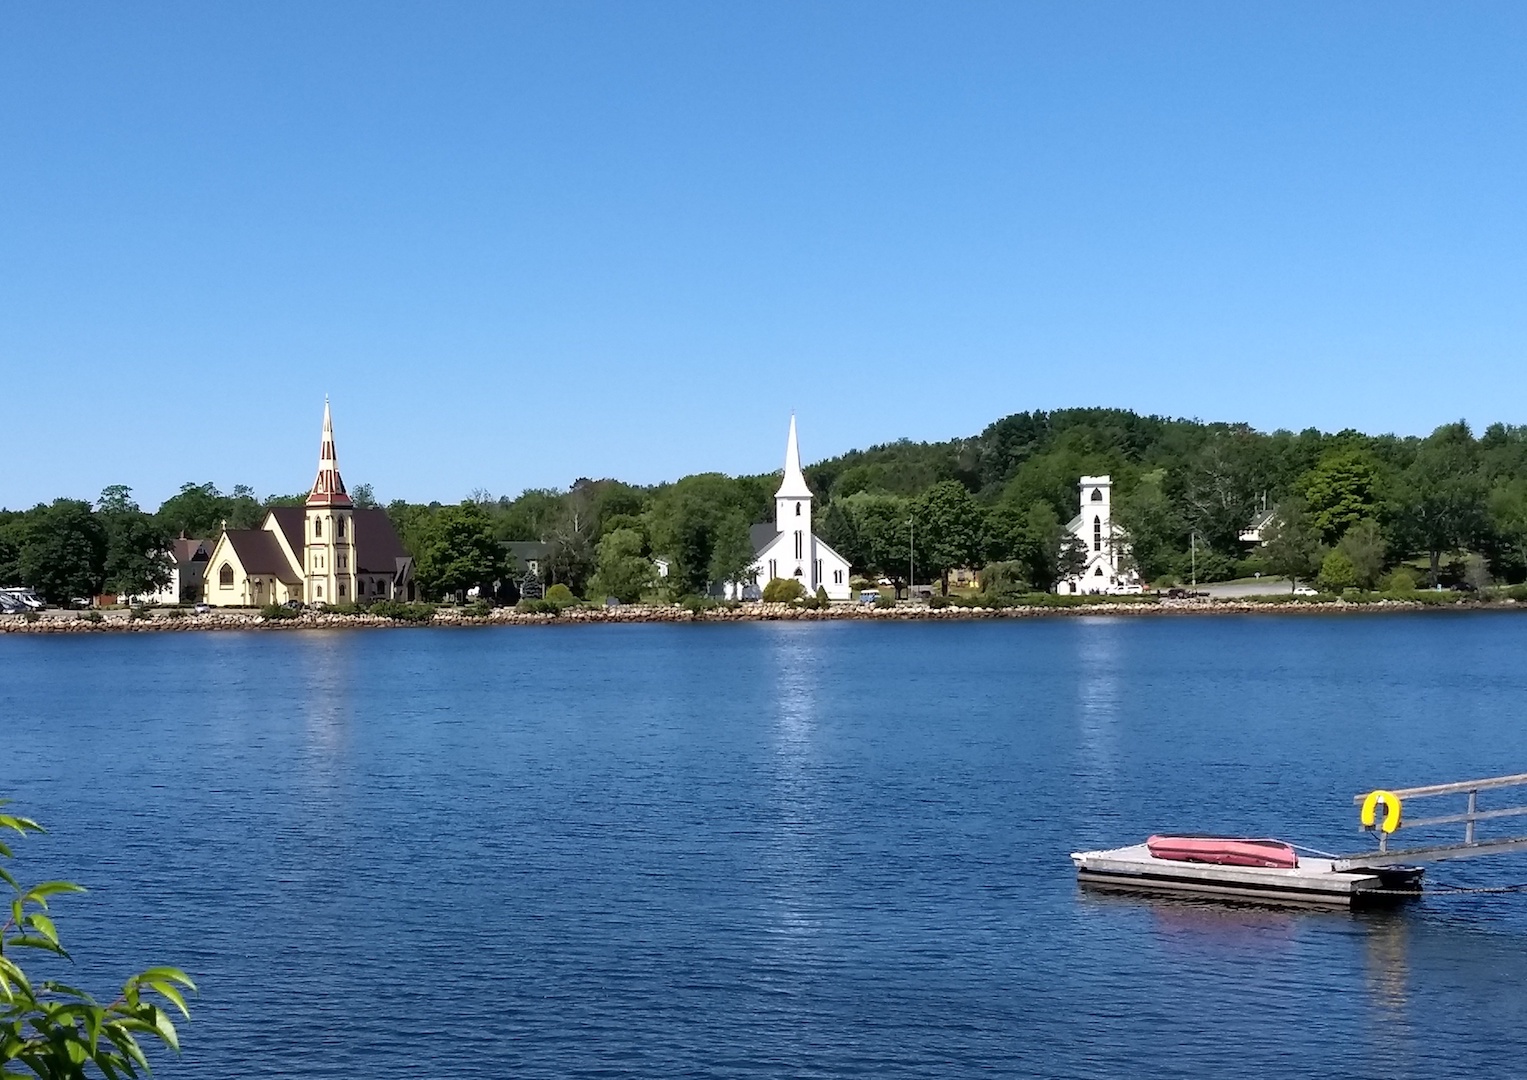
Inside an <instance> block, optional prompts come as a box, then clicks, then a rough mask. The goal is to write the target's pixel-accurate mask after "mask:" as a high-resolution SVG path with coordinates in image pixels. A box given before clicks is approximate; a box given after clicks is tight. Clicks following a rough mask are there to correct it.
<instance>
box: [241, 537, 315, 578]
mask: <svg viewBox="0 0 1527 1080" xmlns="http://www.w3.org/2000/svg"><path fill="white" fill-rule="evenodd" d="M223 535H224V536H226V537H227V539H228V546H229V547H231V548H233V552H234V554H235V555H237V556H238V557H239V564H240V565H241V566H243V567H244V573H246V574H268V575H270V576H271V577H276V578H280V579H281V580H282V581H285V582H289V583H296V582H298V581H300V580H301V578H300V577H299V576H298V574H297V572H296V571H295V570H294V569H293V568H292V564H291V562H290V561H289V560H288V559H287V557H286V552H284V551H282V550H281V541H279V540H277V539H276V537H275V535H274V534H273V533H268V532H266V531H265V530H264V529H229V530H228V531H227V532H226V533H224V534H223Z"/></svg>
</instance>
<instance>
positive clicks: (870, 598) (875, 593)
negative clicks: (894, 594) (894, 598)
mask: <svg viewBox="0 0 1527 1080" xmlns="http://www.w3.org/2000/svg"><path fill="white" fill-rule="evenodd" d="M879 599H880V590H879V589H860V590H859V603H861V604H873V603H875V601H877V600H879Z"/></svg>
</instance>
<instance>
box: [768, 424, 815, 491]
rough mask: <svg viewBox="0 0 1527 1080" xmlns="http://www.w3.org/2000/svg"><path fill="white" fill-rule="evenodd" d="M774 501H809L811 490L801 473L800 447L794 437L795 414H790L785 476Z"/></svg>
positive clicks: (781, 480) (786, 443)
mask: <svg viewBox="0 0 1527 1080" xmlns="http://www.w3.org/2000/svg"><path fill="white" fill-rule="evenodd" d="M774 497H775V498H776V499H809V498H811V489H810V488H809V487H807V486H806V477H805V475H804V474H802V472H801V446H800V443H799V442H798V441H797V440H796V437H795V413H791V414H790V438H789V439H788V440H786V442H785V475H784V476H783V477H782V478H781V479H780V482H779V490H778V491H776V492H775V493H774Z"/></svg>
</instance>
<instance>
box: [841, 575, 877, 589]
mask: <svg viewBox="0 0 1527 1080" xmlns="http://www.w3.org/2000/svg"><path fill="white" fill-rule="evenodd" d="M848 587H849V588H850V589H852V590H854V592H863V591H864V590H865V589H875V588H879V586H877V585H876V584H875V583H874V582H873V581H871V580H870V579H869V578H862V577H856V578H854V579H853V580H851V581H850V582H849V583H848Z"/></svg>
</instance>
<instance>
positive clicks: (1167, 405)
mask: <svg viewBox="0 0 1527 1080" xmlns="http://www.w3.org/2000/svg"><path fill="white" fill-rule="evenodd" d="M1523 55H1527V8H1524V7H1522V6H1521V5H1516V4H1496V5H1490V4H1465V3H1460V4H1448V5H1441V4H1429V5H1407V4H1383V5H1379V4H1361V5H1353V4H1340V3H1335V4H1333V3H1318V4H1308V5H1300V4H1279V5H1250V4H1241V5H1227V4H1222V3H1205V4H1188V3H1182V4H1156V5H1151V4H1140V3H1126V4H1117V5H1112V4H1105V3H1094V4H1086V5H1076V4H1059V3H1056V4H1049V5H1026V4H1019V3H1011V2H1009V3H989V4H979V3H966V4H923V5H911V4H905V5H900V4H892V3H884V2H880V3H872V4H852V3H832V4H820V5H810V4H780V3H760V4H745V3H728V4H714V3H694V4H677V3H656V2H644V3H639V4H630V3H613V2H612V3H607V4H598V5H584V4H577V3H557V4H535V5H515V4H509V3H485V4H481V5H475V4H467V3H456V4H424V3H419V4H413V5H397V4H386V3H375V2H370V3H365V4H353V5H346V4H341V3H330V4H321V5H318V4H309V3H301V4H299V3H292V4H279V3H265V4H259V5H234V4H219V5H209V4H201V3H186V4H179V5H176V4H157V5H99V4H93V5H83V4H80V5H74V4H67V3H49V4H9V5H5V6H4V7H3V8H0V95H3V99H0V100H3V102H4V104H3V106H0V385H3V386H4V388H5V396H6V400H7V402H8V407H7V408H6V409H5V410H4V419H3V422H0V505H8V506H12V507H15V506H21V505H28V504H30V503H32V502H35V501H37V500H39V499H49V498H52V497H55V496H57V495H61V494H68V495H77V496H81V497H93V496H94V495H95V494H96V493H97V492H98V491H99V490H100V489H101V488H102V487H103V486H105V485H106V484H110V483H126V484H129V485H131V486H132V487H133V488H134V489H135V490H136V492H137V493H138V495H139V497H140V499H141V500H142V501H143V502H144V503H145V504H146V505H150V506H152V505H155V504H157V502H158V501H159V500H160V499H162V498H164V497H166V496H167V495H169V494H171V493H173V492H174V490H175V489H176V488H177V487H178V486H179V485H180V484H181V483H183V482H185V481H188V480H189V481H204V480H211V481H214V482H216V483H217V484H219V486H221V487H223V488H224V489H228V488H230V487H231V486H232V485H233V484H235V483H247V484H251V485H253V486H254V487H255V488H256V489H257V490H258V491H260V492H261V493H262V494H263V493H267V492H271V491H282V492H285V491H293V490H301V489H304V488H305V487H306V486H307V485H308V484H309V483H310V482H311V479H312V473H313V471H314V468H315V465H316V456H317V450H318V431H319V424H320V419H321V414H322V407H323V396H324V394H325V393H327V394H329V395H330V396H331V397H332V398H333V403H334V416H335V425H336V430H337V437H338V444H339V453H340V461H341V466H342V467H343V469H344V472H345V475H346V478H347V479H348V480H349V482H350V483H351V484H352V485H353V484H355V483H358V482H362V481H369V482H370V483H372V484H373V485H374V486H375V487H376V489H377V493H378V494H379V495H380V496H381V497H383V498H394V497H404V498H410V499H429V498H439V499H442V500H453V499H459V498H461V497H463V496H465V495H466V494H467V493H468V492H469V491H471V490H472V489H474V488H486V489H488V490H490V491H492V492H494V493H510V494H513V493H516V492H518V491H519V490H521V489H523V488H525V487H531V486H543V485H551V486H561V485H566V484H567V483H569V482H570V481H572V480H573V479H574V478H576V477H578V476H592V477H598V476H610V475H613V476H619V477H623V478H626V479H629V480H632V481H637V482H654V481H659V480H663V479H671V478H674V477H677V476H680V475H683V474H685V473H689V472H696V471H702V470H709V469H720V470H724V471H727V472H761V471H766V470H769V469H773V468H777V467H778V465H779V460H780V458H781V455H782V451H783V445H784V436H785V429H786V425H787V421H788V416H789V412H790V410H791V409H794V410H796V411H797V413H798V414H799V417H800V424H801V443H802V450H803V453H804V455H805V456H806V458H807V459H808V460H814V459H817V458H821V457H825V456H828V455H829V454H832V453H836V452H839V451H842V450H845V449H849V448H852V447H856V446H865V445H869V444H871V443H875V442H883V441H888V440H891V439H895V438H898V437H901V436H907V437H911V438H915V439H938V438H947V437H950V436H955V435H964V434H971V433H974V432H977V431H979V430H980V429H981V428H982V427H983V426H985V424H986V423H988V422H989V421H991V420H993V419H995V418H997V417H999V416H1003V415H1006V414H1008V413H1011V412H1015V411H1019V410H1026V409H1033V408H1056V407H1065V406H1071V405H1111V406H1121V407H1127V408H1133V409H1137V410H1140V411H1144V412H1161V413H1168V414H1172V415H1184V416H1198V417H1202V418H1204V419H1234V420H1247V421H1250V422H1251V423H1253V424H1255V425H1257V426H1258V427H1262V428H1268V429H1271V428H1277V427H1288V428H1294V429H1299V428H1304V427H1308V426H1318V427H1322V428H1326V429H1339V428H1342V427H1348V426H1350V427H1357V428H1361V429H1364V430H1369V431H1380V430H1382V431H1397V432H1401V433H1424V432H1426V431H1429V430H1430V429H1431V428H1432V427H1434V426H1435V425H1437V424H1439V423H1443V422H1446V421H1448V420H1452V419H1456V418H1458V417H1460V416H1464V417H1467V418H1469V419H1470V420H1471V421H1473V422H1474V423H1475V424H1476V425H1477V426H1483V425H1484V424H1486V423H1489V422H1491V421H1494V420H1504V421H1507V422H1512V423H1524V422H1527V365H1524V364H1523V345H1524V342H1527V289H1524V285H1527V280H1524V261H1527V242H1524V241H1527V235H1524V234H1527V227H1524V226H1527V198H1524V194H1523V193H1524V192H1527V65H1524V64H1523V63H1522V62H1521V57H1522V56H1523Z"/></svg>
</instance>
